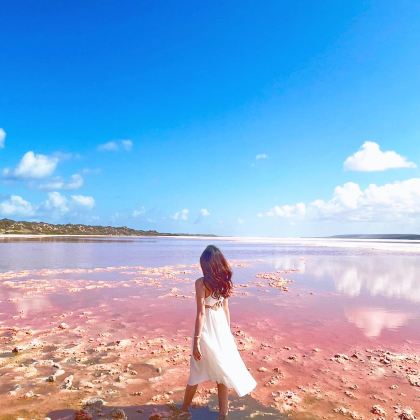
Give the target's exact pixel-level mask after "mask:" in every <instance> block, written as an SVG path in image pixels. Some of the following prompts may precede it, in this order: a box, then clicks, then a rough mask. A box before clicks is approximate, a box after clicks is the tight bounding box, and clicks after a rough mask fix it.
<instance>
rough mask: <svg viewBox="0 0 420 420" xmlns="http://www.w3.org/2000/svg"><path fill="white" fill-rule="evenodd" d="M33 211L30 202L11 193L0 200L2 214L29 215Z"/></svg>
mask: <svg viewBox="0 0 420 420" xmlns="http://www.w3.org/2000/svg"><path fill="white" fill-rule="evenodd" d="M34 212H35V209H34V207H33V206H32V204H31V203H30V202H29V201H26V200H24V199H23V198H22V197H21V196H19V195H12V196H10V197H9V198H8V199H7V200H4V201H2V202H0V213H1V214H3V215H4V216H31V215H32V214H34Z"/></svg>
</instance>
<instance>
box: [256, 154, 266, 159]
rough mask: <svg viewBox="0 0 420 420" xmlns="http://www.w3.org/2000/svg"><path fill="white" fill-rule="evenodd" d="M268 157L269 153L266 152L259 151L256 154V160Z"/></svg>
mask: <svg viewBox="0 0 420 420" xmlns="http://www.w3.org/2000/svg"><path fill="white" fill-rule="evenodd" d="M265 159H268V155H267V154H266V153H258V154H257V155H256V156H255V160H265Z"/></svg>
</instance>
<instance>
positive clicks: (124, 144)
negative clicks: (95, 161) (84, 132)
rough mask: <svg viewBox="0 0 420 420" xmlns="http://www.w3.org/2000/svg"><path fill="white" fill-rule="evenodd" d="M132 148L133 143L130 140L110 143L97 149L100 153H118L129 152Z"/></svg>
mask: <svg viewBox="0 0 420 420" xmlns="http://www.w3.org/2000/svg"><path fill="white" fill-rule="evenodd" d="M132 148H133V141H132V140H130V139H125V140H113V141H108V142H106V143H103V144H100V145H99V146H98V147H97V149H98V150H99V151H100V152H118V151H119V150H125V151H126V152H129V151H130V150H131V149H132Z"/></svg>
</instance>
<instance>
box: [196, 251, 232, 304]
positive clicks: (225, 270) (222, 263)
mask: <svg viewBox="0 0 420 420" xmlns="http://www.w3.org/2000/svg"><path fill="white" fill-rule="evenodd" d="M200 265H201V269H202V270H203V275H204V282H205V283H206V284H207V285H208V286H209V288H211V290H212V296H213V297H214V298H215V299H219V297H220V296H223V297H224V298H228V297H229V296H230V295H231V294H232V288H233V284H232V269H231V268H230V265H229V263H228V262H227V260H226V258H225V256H224V255H223V254H222V251H220V249H219V248H217V247H216V246H214V245H209V246H208V247H207V248H206V249H205V250H204V251H203V253H202V254H201V257H200Z"/></svg>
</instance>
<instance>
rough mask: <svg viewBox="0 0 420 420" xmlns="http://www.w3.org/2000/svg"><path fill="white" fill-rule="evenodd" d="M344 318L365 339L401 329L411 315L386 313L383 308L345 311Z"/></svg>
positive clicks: (393, 312)
mask: <svg viewBox="0 0 420 420" xmlns="http://www.w3.org/2000/svg"><path fill="white" fill-rule="evenodd" d="M345 313H346V318H347V320H348V321H349V322H351V323H352V324H354V325H356V327H358V328H360V329H361V330H362V331H363V333H364V334H365V335H366V337H371V338H374V337H379V336H380V335H381V333H382V331H383V330H384V329H390V330H396V329H398V328H400V327H402V326H403V325H404V324H405V323H406V322H407V321H408V320H409V319H410V318H412V315H411V314H409V313H405V312H395V311H388V310H385V309H383V308H368V307H361V308H355V309H350V310H347V311H346V312H345Z"/></svg>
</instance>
